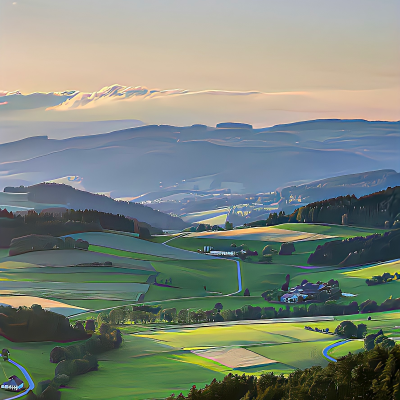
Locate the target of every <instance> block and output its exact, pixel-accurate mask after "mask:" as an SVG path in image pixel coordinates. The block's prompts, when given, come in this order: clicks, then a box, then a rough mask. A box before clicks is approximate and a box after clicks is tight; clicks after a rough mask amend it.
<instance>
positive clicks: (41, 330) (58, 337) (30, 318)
mask: <svg viewBox="0 0 400 400" xmlns="http://www.w3.org/2000/svg"><path fill="white" fill-rule="evenodd" d="M0 334H1V335H2V336H4V337H5V338H6V339H8V340H10V341H12V342H44V341H52V342H72V341H76V340H84V339H87V338H88V337H89V336H90V335H89V334H88V333H86V332H85V331H81V330H79V329H76V328H74V327H72V326H71V325H70V323H69V320H68V318H66V317H64V316H63V315H60V314H56V313H54V312H51V311H47V310H43V309H42V307H41V306H40V305H37V304H34V305H32V306H31V307H29V308H28V307H18V308H17V309H16V308H12V307H4V306H0Z"/></svg>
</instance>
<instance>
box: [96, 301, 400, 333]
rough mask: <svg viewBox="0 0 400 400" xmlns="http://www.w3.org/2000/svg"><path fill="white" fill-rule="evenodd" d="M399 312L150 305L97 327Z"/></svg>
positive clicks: (331, 305) (386, 305)
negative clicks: (207, 308)
mask: <svg viewBox="0 0 400 400" xmlns="http://www.w3.org/2000/svg"><path fill="white" fill-rule="evenodd" d="M390 310H400V298H397V299H392V298H389V299H387V300H385V301H384V302H383V303H381V304H380V305H378V304H377V303H376V301H373V300H366V301H364V302H362V303H361V304H360V305H359V304H358V303H357V302H356V301H353V302H351V303H350V304H347V305H346V304H337V303H336V302H335V301H332V300H329V301H326V302H325V303H312V304H309V305H308V304H304V303H303V304H302V305H298V306H296V307H293V308H292V309H291V308H290V306H289V305H286V306H285V307H280V308H279V309H276V308H275V307H259V306H256V307H253V306H251V305H245V306H243V307H241V308H238V309H235V310H230V309H224V308H223V305H222V304H221V303H217V304H215V306H214V308H213V309H211V310H190V309H182V310H179V311H177V310H176V308H165V309H161V308H160V307H152V306H127V307H117V308H114V309H112V310H111V311H110V312H109V313H107V312H102V313H100V314H99V315H98V317H97V324H98V326H100V325H101V324H102V323H104V322H108V323H111V324H113V325H119V324H124V323H127V322H130V323H141V324H146V323H154V322H171V323H179V324H195V323H203V322H222V321H239V320H257V319H272V318H298V317H315V316H326V315H332V316H334V315H353V314H358V313H360V314H365V313H371V312H380V311H390Z"/></svg>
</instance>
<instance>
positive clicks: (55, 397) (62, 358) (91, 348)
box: [27, 320, 122, 400]
mask: <svg viewBox="0 0 400 400" xmlns="http://www.w3.org/2000/svg"><path fill="white" fill-rule="evenodd" d="M78 325H79V327H78V328H77V329H80V330H83V331H85V328H86V331H91V332H93V331H94V329H95V323H94V321H93V320H88V321H86V326H85V328H84V327H83V325H82V324H81V323H79V324H78ZM92 330H93V331H92ZM121 343H122V336H121V332H120V330H119V329H115V328H112V327H111V326H110V325H108V324H102V325H101V326H100V328H99V332H98V334H93V335H92V336H91V337H90V338H89V339H87V340H85V341H84V342H81V343H77V344H73V345H70V346H66V347H60V346H56V347H54V348H53V349H52V350H51V352H50V362H52V363H55V364H57V366H56V368H55V371H54V378H53V379H51V380H46V381H42V382H39V383H38V385H37V394H34V393H33V392H32V391H31V392H29V394H28V396H27V399H28V400H59V399H60V398H61V392H60V391H59V390H58V389H59V388H60V387H64V386H66V385H67V384H68V383H69V381H70V380H71V378H73V377H74V376H77V375H82V374H86V373H87V372H90V371H96V370H97V369H98V361H97V355H99V354H101V353H104V352H106V351H110V350H113V349H117V348H119V347H120V346H121Z"/></svg>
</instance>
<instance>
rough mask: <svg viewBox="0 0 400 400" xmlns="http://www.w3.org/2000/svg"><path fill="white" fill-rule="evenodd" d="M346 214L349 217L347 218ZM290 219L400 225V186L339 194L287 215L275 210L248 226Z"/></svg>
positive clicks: (270, 223) (386, 225)
mask: <svg viewBox="0 0 400 400" xmlns="http://www.w3.org/2000/svg"><path fill="white" fill-rule="evenodd" d="M343 216H345V218H343ZM287 222H307V223H326V224H338V225H340V224H344V225H358V226H367V227H385V228H399V227H400V186H396V187H394V188H391V187H389V188H387V189H386V190H382V191H380V192H376V193H372V194H370V195H367V196H362V197H359V198H357V197H356V196H354V195H347V196H339V197H335V198H331V199H327V200H322V201H317V202H314V203H310V204H308V205H306V206H304V207H300V208H298V209H296V210H295V211H294V212H293V213H292V214H290V215H286V214H285V213H284V212H283V211H281V212H279V214H277V213H271V214H270V215H269V217H268V219H266V220H265V219H264V220H259V221H254V222H250V223H247V224H245V225H246V226H272V225H278V224H283V223H287Z"/></svg>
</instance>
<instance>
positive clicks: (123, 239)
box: [69, 232, 208, 260]
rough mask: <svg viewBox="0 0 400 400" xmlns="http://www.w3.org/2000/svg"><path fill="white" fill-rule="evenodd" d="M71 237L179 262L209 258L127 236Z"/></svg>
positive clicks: (95, 235)
mask: <svg viewBox="0 0 400 400" xmlns="http://www.w3.org/2000/svg"><path fill="white" fill-rule="evenodd" d="M69 236H71V237H73V238H74V239H83V240H87V241H88V242H89V244H91V245H95V246H101V247H108V248H112V249H117V250H125V251H129V252H133V253H139V254H148V255H153V256H157V257H166V258H173V259H179V260H205V259H207V258H208V256H205V255H203V254H198V253H189V252H187V251H182V250H180V249H177V248H174V247H170V246H164V245H163V244H161V243H154V242H151V241H147V240H141V239H138V238H135V237H131V236H126V235H118V234H112V233H104V232H87V233H76V234H74V235H69Z"/></svg>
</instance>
